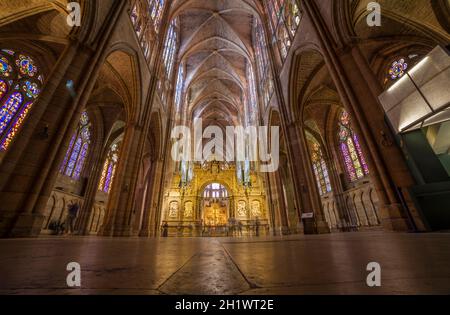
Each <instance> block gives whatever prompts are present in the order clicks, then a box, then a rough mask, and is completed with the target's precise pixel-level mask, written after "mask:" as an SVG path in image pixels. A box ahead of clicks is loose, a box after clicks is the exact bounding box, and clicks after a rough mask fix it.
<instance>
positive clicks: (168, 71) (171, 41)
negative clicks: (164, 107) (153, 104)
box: [157, 18, 179, 103]
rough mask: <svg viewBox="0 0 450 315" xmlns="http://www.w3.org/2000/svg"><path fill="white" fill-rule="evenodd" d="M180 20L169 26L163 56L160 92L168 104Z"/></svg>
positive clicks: (162, 98)
mask: <svg viewBox="0 0 450 315" xmlns="http://www.w3.org/2000/svg"><path fill="white" fill-rule="evenodd" d="M178 43H179V38H178V18H176V19H174V20H173V21H172V22H171V23H170V26H169V30H168V32H167V36H166V40H165V44H164V51H163V56H162V62H163V65H164V71H163V73H162V74H161V78H160V79H159V81H158V86H157V87H158V91H159V94H160V96H161V101H162V102H163V103H166V102H167V95H168V93H169V91H170V90H171V88H172V86H171V80H172V73H173V68H174V65H175V56H176V53H177V50H178Z"/></svg>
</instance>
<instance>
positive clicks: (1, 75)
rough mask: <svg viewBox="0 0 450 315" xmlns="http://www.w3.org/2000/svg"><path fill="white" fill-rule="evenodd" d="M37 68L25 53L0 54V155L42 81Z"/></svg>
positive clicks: (32, 100) (3, 51) (38, 90)
mask: <svg viewBox="0 0 450 315" xmlns="http://www.w3.org/2000/svg"><path fill="white" fill-rule="evenodd" d="M39 78H42V75H41V74H39V68H38V66H37V65H36V63H35V62H34V60H33V59H32V58H31V57H30V56H28V55H27V54H24V53H16V52H15V51H13V50H10V49H2V50H1V51H0V151H6V150H7V149H8V147H9V146H10V144H11V142H12V141H13V140H14V137H15V136H16V135H17V133H18V132H19V130H20V128H21V127H22V125H23V123H24V122H25V119H26V117H27V116H28V114H29V112H30V110H31V108H32V106H33V104H34V102H35V101H36V99H37V98H38V96H39V94H40V93H41V89H42V83H43V81H41V80H39Z"/></svg>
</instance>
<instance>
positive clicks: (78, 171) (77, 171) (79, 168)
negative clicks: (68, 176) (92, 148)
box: [72, 143, 89, 179]
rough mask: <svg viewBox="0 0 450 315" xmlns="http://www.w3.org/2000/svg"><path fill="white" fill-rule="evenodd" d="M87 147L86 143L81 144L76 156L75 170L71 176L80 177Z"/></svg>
mask: <svg viewBox="0 0 450 315" xmlns="http://www.w3.org/2000/svg"><path fill="white" fill-rule="evenodd" d="M88 148H89V144H88V143H85V144H83V147H82V149H81V152H80V156H79V157H78V161H77V166H76V167H75V172H74V173H73V176H72V177H73V178H74V179H79V178H80V174H81V171H82V170H83V165H84V161H85V160H86V156H87V151H88Z"/></svg>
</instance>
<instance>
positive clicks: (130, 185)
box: [100, 123, 145, 236]
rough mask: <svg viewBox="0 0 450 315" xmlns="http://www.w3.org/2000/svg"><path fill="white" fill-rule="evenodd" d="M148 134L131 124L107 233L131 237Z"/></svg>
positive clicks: (104, 230) (110, 203) (111, 200)
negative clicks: (140, 170)
mask: <svg viewBox="0 0 450 315" xmlns="http://www.w3.org/2000/svg"><path fill="white" fill-rule="evenodd" d="M144 139H145V133H144V132H143V130H142V127H140V126H137V125H136V124H134V123H128V124H127V126H126V128H125V136H124V140H123V143H122V148H121V150H120V157H119V164H118V167H117V171H116V176H115V180H114V182H113V186H112V189H111V192H110V196H109V201H108V206H107V209H106V221H105V224H104V226H103V228H102V231H101V232H100V235H104V236H131V235H132V230H133V222H132V218H133V209H134V204H135V200H136V198H135V191H136V186H137V177H138V173H139V162H140V158H141V156H142V153H143V152H142V151H143V148H144V146H143V143H144V141H145V140H144Z"/></svg>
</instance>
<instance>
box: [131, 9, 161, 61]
mask: <svg viewBox="0 0 450 315" xmlns="http://www.w3.org/2000/svg"><path fill="white" fill-rule="evenodd" d="M164 5H165V0H136V1H134V3H133V6H132V9H131V15H130V17H131V22H132V23H133V26H134V30H135V32H136V35H137V37H138V39H139V43H140V44H141V48H142V51H143V53H144V55H145V57H146V58H147V59H148V58H149V56H150V53H151V42H152V40H153V39H154V38H155V35H157V34H158V33H159V29H160V26H161V20H162V16H163V14H164Z"/></svg>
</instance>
